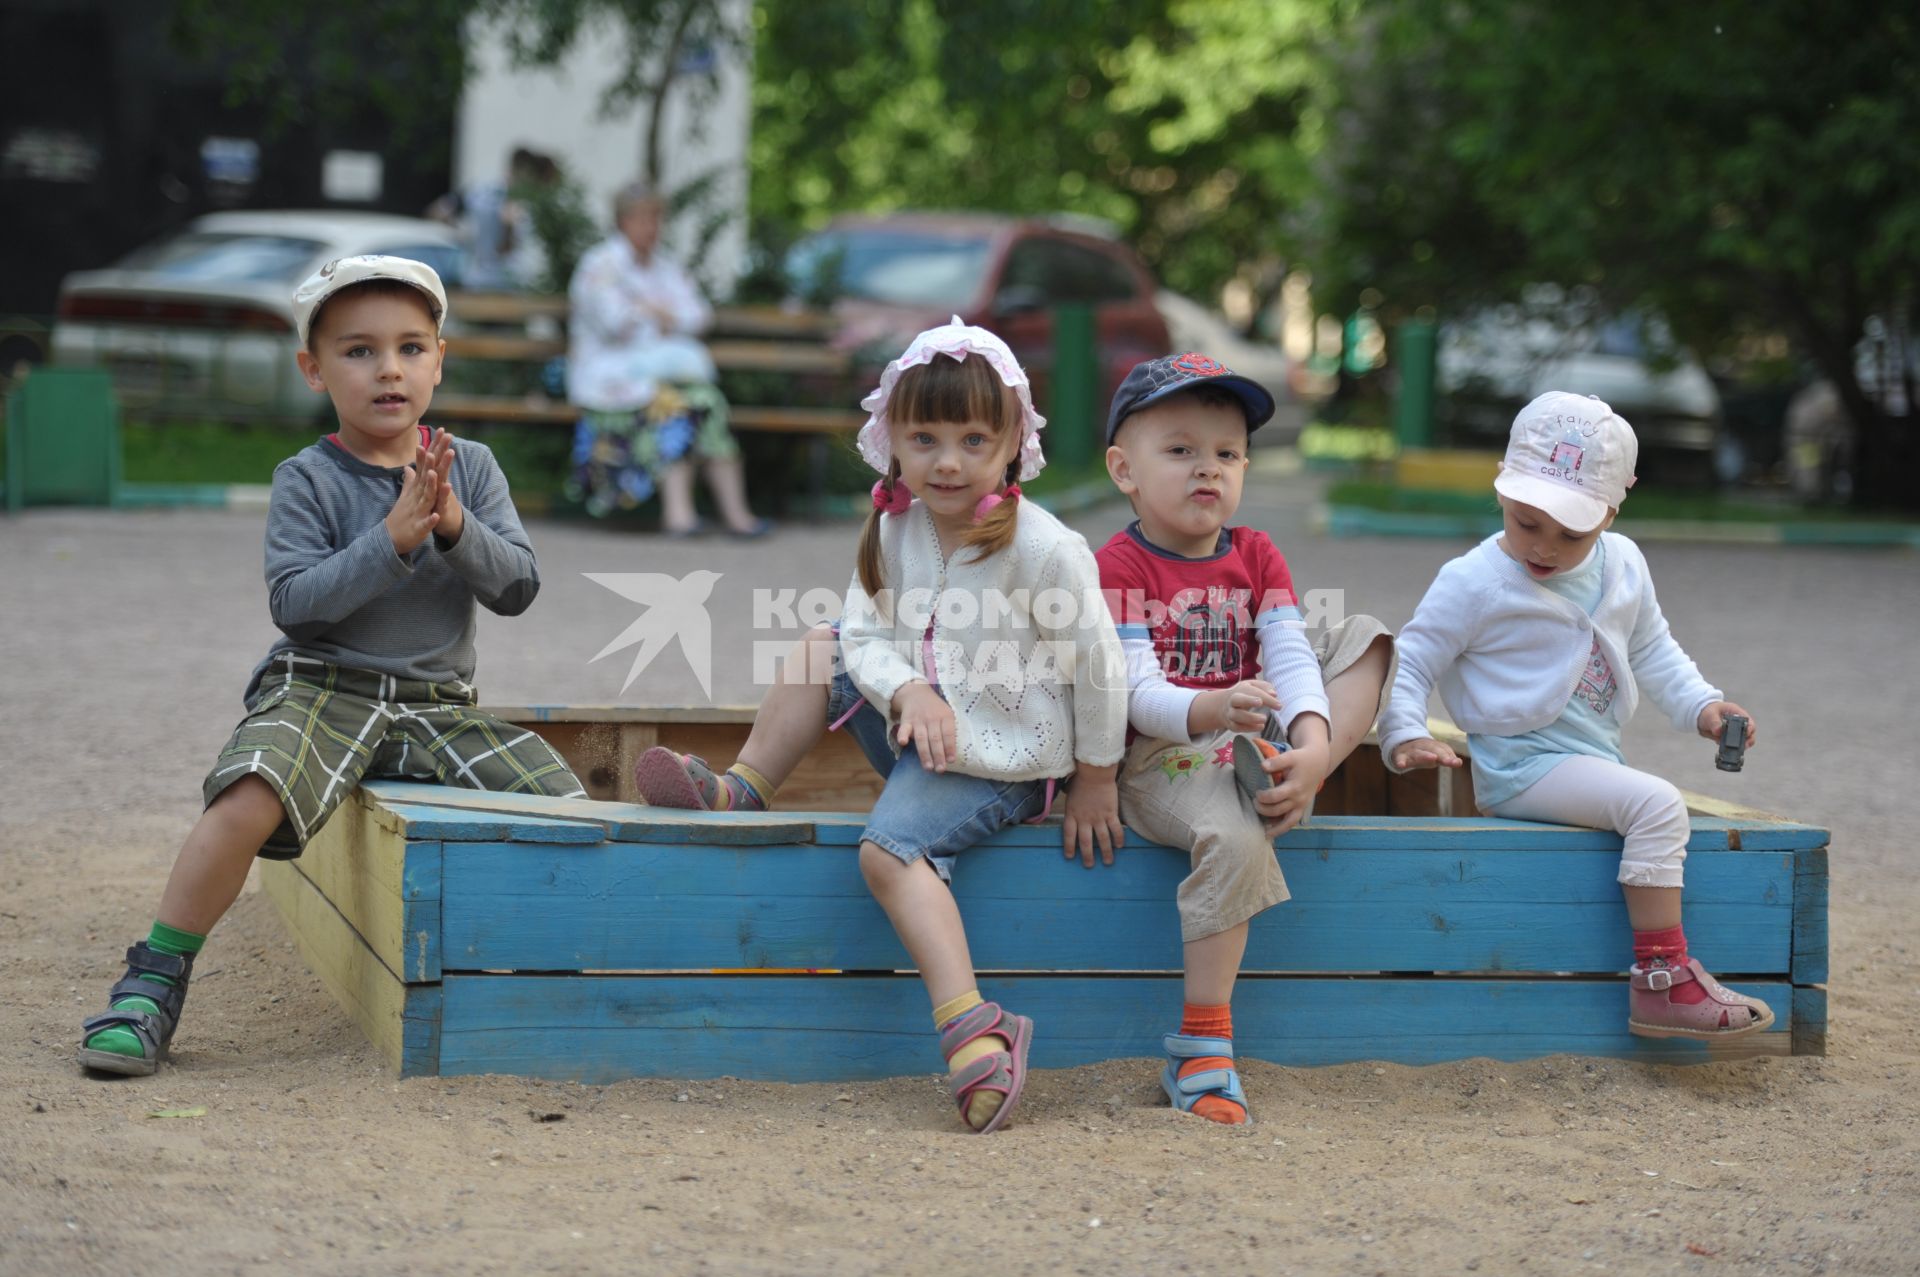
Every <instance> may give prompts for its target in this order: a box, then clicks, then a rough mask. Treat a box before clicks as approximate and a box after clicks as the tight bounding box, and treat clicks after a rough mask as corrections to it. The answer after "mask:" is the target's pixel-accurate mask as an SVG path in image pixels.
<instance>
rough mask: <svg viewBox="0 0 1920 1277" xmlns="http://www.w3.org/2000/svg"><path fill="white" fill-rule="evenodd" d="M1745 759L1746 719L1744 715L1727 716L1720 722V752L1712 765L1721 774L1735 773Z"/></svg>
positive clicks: (1715, 756)
mask: <svg viewBox="0 0 1920 1277" xmlns="http://www.w3.org/2000/svg"><path fill="white" fill-rule="evenodd" d="M1746 758H1747V719H1746V716H1745V715H1744V714H1728V715H1727V716H1726V717H1725V718H1723V719H1721V720H1720V752H1719V753H1718V754H1715V755H1714V758H1713V765H1714V766H1715V767H1718V768H1719V769H1720V770H1721V771H1723V772H1737V771H1739V770H1740V768H1741V766H1742V765H1743V764H1744V763H1745V762H1746Z"/></svg>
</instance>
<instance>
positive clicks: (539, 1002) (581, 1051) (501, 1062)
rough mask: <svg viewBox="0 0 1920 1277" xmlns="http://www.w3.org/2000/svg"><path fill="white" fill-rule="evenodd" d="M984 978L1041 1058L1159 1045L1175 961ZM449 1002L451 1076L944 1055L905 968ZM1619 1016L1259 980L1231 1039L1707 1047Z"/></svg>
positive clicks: (1506, 995) (542, 990)
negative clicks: (1163, 970)
mask: <svg viewBox="0 0 1920 1277" xmlns="http://www.w3.org/2000/svg"><path fill="white" fill-rule="evenodd" d="M1733 987H1735V988H1737V989H1738V990H1739V991H1740V992H1743V993H1747V994H1751V995H1754V996H1758V997H1761V998H1765V999H1767V1000H1768V1001H1769V1002H1770V1003H1771V1004H1772V1005H1773V1006H1774V1008H1775V1009H1776V1013H1777V1015H1778V1019H1777V1020H1776V1022H1775V1024H1774V1027H1773V1028H1772V1029H1770V1030H1769V1031H1767V1032H1766V1033H1764V1034H1760V1035H1756V1038H1753V1039H1748V1040H1747V1041H1746V1042H1745V1043H1743V1044H1726V1045H1725V1046H1724V1047H1723V1048H1722V1050H1721V1054H1722V1055H1726V1054H1733V1053H1735V1052H1734V1051H1733V1048H1735V1047H1739V1048H1740V1049H1741V1051H1742V1052H1745V1053H1764V1054H1783V1055H1784V1054H1786V1053H1787V1051H1788V1049H1789V1048H1790V1046H1791V1044H1792V1036H1791V1025H1792V1019H1793V1014H1794V1009H1795V1007H1794V1002H1793V999H1792V990H1791V988H1790V986H1788V985H1786V984H1784V983H1772V982H1760V983H1751V982H1736V983H1735V984H1734V986H1733ZM981 992H982V993H984V994H985V995H986V996H987V997H989V998H993V999H996V1000H999V1001H1001V1002H1002V1003H1004V1004H1005V1005H1007V1006H1009V1007H1011V1008H1013V1009H1015V1010H1017V1011H1019V1012H1020V1013H1021V1014H1023V1015H1030V1016H1032V1017H1033V1018H1034V1020H1035V1021H1036V1025H1037V1027H1036V1030H1035V1039H1034V1048H1033V1057H1032V1063H1033V1065H1034V1066H1035V1067H1037V1068H1066V1067H1071V1066H1075V1065H1081V1064H1089V1063H1094V1062H1096V1061H1100V1060H1107V1059H1115V1058H1135V1057H1149V1058H1154V1057H1158V1056H1159V1054H1160V1036H1161V1035H1162V1034H1163V1033H1166V1032H1167V1031H1169V1030H1170V1029H1172V1028H1174V1027H1176V1026H1177V1023H1178V1019H1179V1014H1180V997H1181V989H1180V982H1179V980H1178V979H1177V978H1175V977H1159V978H1149V977H1121V978H1109V979H1101V978H1096V977H1086V978H1072V977H1045V976H1028V977H1009V978H1003V979H988V980H983V981H982V982H981ZM444 1011H445V1020H444V1023H443V1025H442V1028H441V1037H440V1050H441V1058H440V1067H441V1071H442V1072H443V1073H448V1074H460V1073H513V1074H522V1075H528V1076H534V1077H545V1078H555V1079H565V1080H577V1081H582V1082H596V1083H597V1082H611V1081H615V1080H617V1079H619V1078H624V1077H686V1078H698V1077H721V1076H731V1077H740V1078H751V1079H757V1080H767V1081H782V1082H814V1081H842V1080H850V1079H856V1078H877V1077H890V1076H898V1075H901V1074H916V1073H918V1074H925V1073H935V1072H938V1071H940V1069H941V1060H940V1056H939V1052H938V1051H937V1049H936V1040H935V1038H934V1034H933V1031H932V1029H931V1027H930V1026H929V1025H928V1024H927V998H926V994H925V992H924V991H923V989H922V988H921V985H920V983H919V981H917V980H914V979H911V978H907V977H888V976H794V977H759V978H756V977H750V976H748V977H740V976H733V977H729V976H706V977H673V976H668V977H661V976H487V975H475V976H449V977H447V981H446V985H445V1002H444ZM1626 1017H1627V988H1626V983H1625V981H1623V980H1446V979H1423V980H1395V979H1378V980H1339V979H1324V978H1322V979H1311V978H1265V979H1247V980H1242V981H1241V982H1240V984H1239V986H1238V987H1237V988H1236V990H1235V993H1234V1028H1235V1033H1236V1044H1237V1046H1238V1047H1239V1050H1240V1051H1241V1053H1242V1054H1243V1055H1245V1056H1247V1057H1249V1058H1254V1059H1261V1060H1269V1061H1273V1062H1275V1063H1279V1064H1287V1065H1296V1066H1301V1065H1321V1064H1338V1063H1343V1062H1347V1061H1351V1060H1390V1061H1396V1062H1399V1063H1403V1064H1431V1063H1436V1062H1439V1061H1442V1060H1458V1059H1469V1058H1473V1057H1479V1056H1485V1057H1492V1058H1495V1059H1502V1060H1518V1059H1530V1058H1534V1057H1537V1056H1542V1055H1553V1054H1561V1053H1567V1054H1575V1055H1598V1056H1612V1057H1616V1058H1622V1059H1630V1060H1638V1061H1645V1062H1661V1063H1695V1062H1705V1061H1707V1060H1709V1059H1711V1058H1714V1057H1713V1053H1711V1052H1710V1051H1709V1049H1708V1048H1707V1047H1706V1046H1704V1045H1703V1044H1701V1043H1697V1042H1687V1041H1679V1040H1666V1041H1655V1040H1650V1039H1642V1038H1636V1037H1633V1036H1632V1035H1631V1034H1629V1033H1628V1032H1627V1026H1626ZM1142 1067H1143V1068H1144V1069H1149V1070H1150V1069H1151V1068H1152V1067H1154V1066H1152V1065H1143V1066H1142ZM930 1102H931V1101H930ZM1254 1104H1255V1107H1256V1109H1257V1107H1258V1105H1259V1097H1258V1096H1257V1095H1256V1096H1255V1097H1254Z"/></svg>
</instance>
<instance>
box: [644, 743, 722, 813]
mask: <svg viewBox="0 0 1920 1277" xmlns="http://www.w3.org/2000/svg"><path fill="white" fill-rule="evenodd" d="M724 783H725V782H723V781H722V780H721V779H720V778H719V777H718V776H716V775H715V774H714V771H713V768H711V767H709V766H707V760H706V759H704V758H701V757H699V756H698V755H695V754H676V753H674V752H673V751H672V750H670V749H668V748H667V747H666V746H664V745H655V746H654V747H653V748H652V749H649V750H648V751H647V752H646V753H644V754H642V755H640V758H639V760H638V761H637V762H635V763H634V765H633V786H634V788H635V789H638V790H639V791H640V797H641V798H643V799H645V800H646V804H647V806H649V807H679V808H683V809H687V810H692V811H712V810H713V805H714V803H716V802H718V801H719V799H720V787H721V785H722V784H724Z"/></svg>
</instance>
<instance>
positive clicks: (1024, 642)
mask: <svg viewBox="0 0 1920 1277" xmlns="http://www.w3.org/2000/svg"><path fill="white" fill-rule="evenodd" d="M862 406H863V407H865V408H866V409H867V410H868V412H869V413H870V414H871V416H870V417H869V418H868V420H867V424H866V425H865V427H863V428H862V430H861V431H860V452H861V455H862V456H863V457H864V458H865V459H866V460H867V462H868V463H869V464H870V465H872V466H873V468H874V469H875V470H878V471H879V472H880V473H881V474H882V475H883V476H884V477H883V478H882V479H881V480H880V481H879V482H878V483H876V484H874V487H873V512H872V513H871V514H870V515H869V516H868V518H867V522H866V526H865V528H864V530H863V531H862V533H861V537H860V548H859V555H858V567H857V570H856V571H855V573H854V577H853V581H852V583H851V584H850V585H849V586H848V587H847V596H846V604H845V607H844V609H843V612H842V619H841V622H840V624H839V626H838V627H837V630H836V628H835V627H829V626H820V627H817V628H815V629H814V630H812V631H811V632H809V633H808V634H807V635H806V637H805V638H803V639H802V640H801V641H800V643H799V644H798V645H797V646H796V647H795V649H794V651H793V652H792V654H791V655H790V656H789V657H788V658H787V662H786V666H785V669H784V670H783V672H782V676H781V681H780V682H779V683H777V684H776V685H775V686H773V687H772V688H770V689H768V692H767V696H766V699H765V701H764V702H763V703H762V705H761V708H760V713H759V715H758V716H757V718H756V719H755V721H754V726H753V731H752V734H751V735H750V736H749V737H748V739H747V743H746V745H745V746H744V747H743V748H742V749H741V751H740V757H739V760H738V761H736V762H735V763H734V765H733V766H732V767H730V768H729V769H728V770H727V771H726V772H725V773H722V774H718V775H716V774H715V773H714V772H713V771H712V770H711V769H710V768H709V767H708V766H707V765H706V763H705V762H704V761H702V760H701V759H699V758H695V757H693V756H691V755H682V754H676V753H674V752H672V751H671V750H667V749H664V748H657V749H653V750H649V751H648V752H647V753H646V754H645V755H644V756H642V758H641V759H640V761H639V763H638V765H637V768H636V779H637V781H638V783H639V788H640V791H641V793H642V794H643V795H645V797H646V800H647V801H648V802H649V803H652V804H654V805H656V806H667V807H693V808H700V809H705V810H715V811H724V810H760V809H764V808H765V807H766V806H767V804H768V803H769V802H770V801H771V799H772V797H773V794H774V792H775V790H777V789H778V787H779V786H780V784H781V783H782V782H783V781H785V780H786V778H787V777H788V776H789V775H791V774H792V772H793V769H794V767H795V766H796V765H797V764H798V763H799V762H800V760H801V758H802V757H804V756H805V754H806V752H807V750H808V749H809V748H811V747H812V745H813V743H814V742H815V741H817V740H819V739H820V736H821V733H823V732H825V731H827V730H829V729H830V728H834V729H837V728H842V727H844V728H845V729H846V730H847V731H849V732H851V733H852V734H853V736H854V739H855V740H856V741H858V742H859V744H860V747H861V749H862V751H863V752H864V753H865V754H866V756H867V758H868V760H869V761H870V762H872V764H873V766H874V768H875V769H876V770H877V771H879V772H880V774H881V775H883V776H885V777H886V778H887V780H886V787H885V789H884V791H883V792H882V793H881V796H880V799H879V801H878V802H876V803H875V804H874V808H873V813H872V815H871V817H870V818H869V820H868V823H867V827H866V829H865V830H864V832H863V834H862V837H861V842H860V870H861V873H862V874H863V875H864V877H865V879H866V882H867V886H868V888H869V889H870V890H871V891H872V892H873V895H874V898H875V899H876V900H878V901H879V903H880V906H881V907H882V908H883V909H884V910H885V911H886V914H887V917H888V919H889V920H890V921H891V922H892V923H893V927H894V930H895V931H896V932H897V933H898V934H899V936H900V939H901V942H902V943H903V944H904V945H905V946H906V948H907V952H908V953H909V954H911V955H912V958H913V964H914V966H915V967H916V968H917V969H918V970H919V972H920V977H921V979H922V981H924V982H925V984H926V988H927V996H928V999H929V1001H930V1002H931V1003H932V1005H933V1021H934V1025H935V1027H936V1028H937V1030H938V1031H939V1034H940V1051H941V1054H942V1055H943V1056H945V1057H946V1061H947V1067H948V1086H949V1089H950V1091H951V1092H952V1095H953V1098H954V1100H955V1102H956V1103H957V1104H958V1106H959V1109H960V1113H961V1117H962V1120H964V1121H965V1123H966V1124H967V1126H968V1127H969V1128H970V1129H972V1130H974V1131H978V1132H983V1133H984V1132H987V1131H992V1130H996V1129H998V1128H999V1127H1000V1126H1001V1125H1003V1124H1004V1123H1005V1122H1006V1121H1007V1119H1008V1118H1009V1116H1011V1114H1012V1112H1013V1109H1014V1106H1015V1105H1016V1104H1017V1103H1018V1102H1019V1099H1020V1093H1021V1089H1022V1087H1023V1086H1024V1085H1025V1082H1026V1073H1027V1052H1028V1049H1029V1047H1030V1045H1031V1044H1032V1041H1033V1031H1034V1029H1033V1021H1032V1020H1030V1019H1028V1018H1027V1017H1025V1016H1021V1015H1014V1014H1012V1013H1011V1012H1008V1011H1005V1010H1003V1009H1002V1008H1001V1007H999V1006H998V1005H997V1004H995V1003H992V1002H984V1001H982V1000H981V997H980V993H979V990H978V988H977V987H976V984H975V979H974V973H973V960H972V957H971V955H970V953H969V951H968V948H967V937H966V932H965V930H964V928H963V927H962V925H961V919H960V911H959V908H958V906H957V905H956V903H955V901H954V898H953V893H952V892H951V891H950V890H949V889H948V886H947V881H948V879H949V878H950V877H951V874H952V871H953V864H954V861H955V858H956V857H957V856H958V854H959V853H960V852H962V851H964V850H965V849H966V848H968V847H971V846H973V845H974V844H976V843H978V842H979V841H981V840H982V839H984V838H986V837H988V836H989V835H991V834H993V833H994V832H995V831H996V830H998V829H1001V828H1004V827H1006V826H1008V825H1012V824H1014V823H1016V822H1022V821H1026V822H1031V821H1035V820H1038V819H1041V818H1042V817H1043V816H1044V815H1045V814H1046V813H1047V811H1048V809H1049V808H1050V807H1051V806H1052V804H1053V802H1054V797H1055V788H1056V785H1057V784H1058V783H1059V782H1060V781H1062V780H1064V779H1065V778H1066V777H1068V776H1069V775H1071V776H1072V778H1073V783H1072V785H1071V787H1069V788H1068V789H1067V790H1066V794H1065V800H1064V801H1065V808H1066V813H1065V814H1066V825H1065V841H1066V847H1067V850H1068V852H1069V853H1070V854H1071V853H1073V852H1075V851H1077V852H1078V853H1079V855H1080V857H1081V859H1082V861H1083V862H1084V863H1086V864H1088V865H1091V864H1092V863H1093V860H1094V855H1095V852H1096V850H1097V851H1098V852H1099V853H1100V854H1101V856H1102V857H1103V858H1104V859H1105V860H1106V861H1107V862H1108V863H1111V862H1112V859H1113V849H1114V848H1115V847H1117V846H1119V845H1120V842H1121V837H1122V834H1121V825H1120V813H1119V799H1118V793H1117V789H1116V786H1115V781H1114V775H1115V770H1116V765H1117V764H1118V763H1119V761H1120V758H1121V756H1122V754H1123V753H1124V752H1125V744H1126V740H1125V738H1126V725H1127V681H1126V673H1125V666H1124V661H1123V658H1122V655H1121V650H1120V642H1119V638H1118V637H1117V635H1116V634H1115V632H1114V628H1113V623H1112V620H1111V619H1110V617H1109V615H1108V611H1107V608H1106V605H1105V602H1104V600H1103V599H1102V597H1101V595H1100V579H1099V572H1098V569H1097V568H1096V567H1095V565H1094V559H1093V554H1092V552H1091V551H1090V550H1089V549H1088V547H1087V543H1086V541H1085V539H1084V538H1082V537H1081V536H1080V534H1078V533H1077V532H1074V531H1072V530H1071V529H1069V528H1067V527H1066V526H1065V525H1063V524H1062V523H1061V522H1060V521H1059V520H1058V519H1055V518H1054V517H1053V516H1052V515H1050V514H1048V513H1047V512H1046V511H1045V510H1042V509H1040V508H1039V507H1038V506H1035V505H1034V504H1032V503H1031V502H1029V501H1025V500H1022V499H1021V496H1020V486H1019V485H1020V481H1022V480H1031V479H1032V478H1033V477H1034V476H1035V475H1036V474H1038V473H1039V472H1040V468H1041V466H1042V465H1044V464H1045V460H1044V458H1043V457H1042V456H1041V452H1040V438H1039V430H1040V428H1041V426H1042V425H1043V424H1044V422H1043V420H1042V419H1041V417H1040V415H1039V414H1038V413H1036V412H1035V411H1034V410H1033V402H1032V397H1031V393H1030V391H1029V389H1028V385H1027V377H1026V374H1025V373H1024V372H1023V371H1022V370H1021V368H1020V366H1019V364H1018V363H1016V362H1015V360H1014V357H1013V353H1012V352H1011V351H1010V350H1008V349H1007V347H1006V345H1005V343H1003V342H1002V341H1001V340H1000V339H999V338H998V337H995V336H994V335H993V334H991V333H989V332H987V331H985V330H984V329H980V328H974V327H969V326H967V325H964V324H962V323H961V322H960V321H959V320H958V319H955V320H954V321H953V322H952V323H950V324H945V325H942V326H941V327H938V328H933V329H929V330H928V331H926V332H924V333H921V334H920V335H919V336H918V337H916V338H915V339H914V340H913V343H912V344H911V345H910V346H909V347H908V348H907V350H906V353H904V354H903V355H901V356H900V358H898V359H896V360H894V361H893V362H892V363H891V364H889V365H888V366H887V369H886V371H885V373H884V374H883V375H882V377H881V380H880V386H879V388H878V389H876V390H875V391H874V392H873V393H872V394H870V395H868V396H867V398H866V399H865V400H864V401H863V402H862ZM1043 596H1044V597H1046V598H1051V599H1053V600H1056V601H1063V602H1065V603H1066V604H1068V606H1064V607H1060V608H1054V607H1049V606H1042V605H1037V603H1038V601H1039V600H1041V599H1042V598H1043ZM829 672H831V677H830V678H828V677H827V675H828V673H829Z"/></svg>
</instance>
